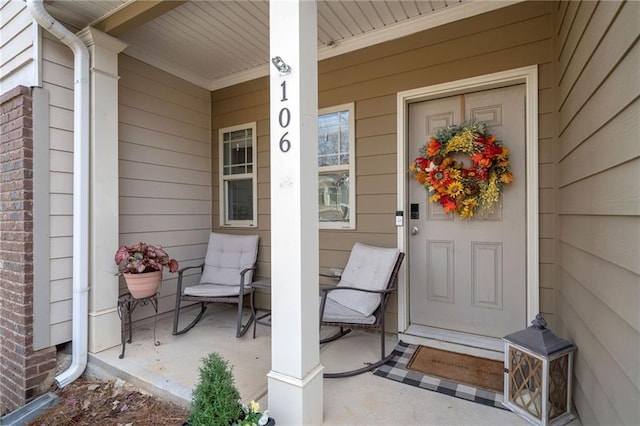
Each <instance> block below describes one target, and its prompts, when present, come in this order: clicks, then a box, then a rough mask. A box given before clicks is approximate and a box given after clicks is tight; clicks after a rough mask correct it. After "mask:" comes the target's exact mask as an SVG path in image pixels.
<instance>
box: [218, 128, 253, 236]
mask: <svg viewBox="0 0 640 426" xmlns="http://www.w3.org/2000/svg"><path fill="white" fill-rule="evenodd" d="M255 135H256V124H255V123H250V124H243V125H240V126H234V127H228V128H225V129H220V139H219V140H220V144H219V146H220V226H257V225H258V223H257V222H258V220H257V218H258V215H257V210H258V196H257V192H258V191H257V179H256V165H255V155H256V154H255V149H254V148H255V146H256V136H255Z"/></svg>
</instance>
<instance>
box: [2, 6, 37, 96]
mask: <svg viewBox="0 0 640 426" xmlns="http://www.w3.org/2000/svg"><path fill="white" fill-rule="evenodd" d="M0 17H1V18H2V19H0V40H1V41H0V44H1V45H2V58H0V87H1V88H2V90H0V93H5V92H7V91H9V90H11V89H13V88H14V87H16V86H18V85H24V86H31V85H34V84H36V83H37V82H36V81H34V79H33V76H34V75H35V67H36V62H35V61H34V56H35V55H36V52H35V49H34V40H33V34H34V29H33V25H37V24H34V21H33V19H32V18H31V14H30V13H29V11H28V10H27V6H26V4H25V3H23V2H19V1H9V2H3V3H2V4H1V5H0Z"/></svg>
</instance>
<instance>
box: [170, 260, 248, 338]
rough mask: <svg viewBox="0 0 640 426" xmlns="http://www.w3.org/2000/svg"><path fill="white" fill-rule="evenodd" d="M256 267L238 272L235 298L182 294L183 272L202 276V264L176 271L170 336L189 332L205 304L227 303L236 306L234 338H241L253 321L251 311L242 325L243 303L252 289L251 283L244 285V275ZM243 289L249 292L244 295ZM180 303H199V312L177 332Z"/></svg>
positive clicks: (202, 313) (199, 316) (205, 306)
mask: <svg viewBox="0 0 640 426" xmlns="http://www.w3.org/2000/svg"><path fill="white" fill-rule="evenodd" d="M256 268H257V265H253V266H252V267H250V268H245V269H243V270H242V271H241V272H240V291H239V293H238V295H237V296H216V297H209V296H190V295H185V294H182V278H183V276H184V272H185V271H188V270H190V269H200V274H202V272H203V270H204V263H202V264H201V265H198V266H187V267H186V268H182V269H181V270H179V271H178V287H177V289H176V307H175V312H174V315H173V332H172V334H173V335H174V336H175V335H179V334H184V333H186V332H187V331H189V330H191V329H192V328H193V326H195V325H196V324H197V323H198V321H200V320H201V319H202V316H203V315H204V312H205V311H206V310H207V304H209V303H227V304H232V305H237V306H238V314H237V317H236V337H242V336H243V335H244V334H245V333H246V332H247V330H249V326H250V325H251V324H252V323H253V321H254V319H255V315H254V313H253V310H251V316H250V317H249V320H248V321H247V323H246V324H242V312H243V301H244V298H245V297H249V299H251V298H252V293H253V287H252V286H251V283H248V284H246V283H245V282H244V277H245V274H246V273H247V272H249V271H255V270H256ZM245 288H249V289H250V290H249V292H248V293H247V294H245V293H244V292H245ZM181 302H199V303H200V312H199V313H198V315H197V316H196V318H195V319H194V320H193V321H191V322H190V323H189V324H188V325H187V326H186V327H185V328H183V329H182V330H178V320H179V316H180V305H181Z"/></svg>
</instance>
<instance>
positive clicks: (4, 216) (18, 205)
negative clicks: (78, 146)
mask: <svg viewBox="0 0 640 426" xmlns="http://www.w3.org/2000/svg"><path fill="white" fill-rule="evenodd" d="M32 112H33V108H32V97H31V89H30V88H28V87H24V86H18V87H16V88H14V89H12V90H10V91H9V92H6V93H4V94H2V95H0V377H1V378H2V380H0V415H2V414H5V413H6V412H9V411H13V410H15V409H17V408H19V407H21V406H22V405H24V404H26V403H27V402H29V401H30V400H32V399H33V398H35V397H36V396H38V395H39V394H41V393H43V392H44V391H45V390H47V389H46V388H47V387H48V386H49V385H50V384H51V383H52V379H53V374H52V373H53V372H54V371H55V368H56V348H55V347H50V348H46V349H43V350H39V351H37V352H34V350H33V114H32Z"/></svg>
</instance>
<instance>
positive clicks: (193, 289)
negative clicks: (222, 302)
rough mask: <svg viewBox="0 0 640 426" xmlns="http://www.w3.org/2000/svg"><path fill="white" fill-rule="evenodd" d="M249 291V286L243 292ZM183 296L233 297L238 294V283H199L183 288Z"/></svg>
mask: <svg viewBox="0 0 640 426" xmlns="http://www.w3.org/2000/svg"><path fill="white" fill-rule="evenodd" d="M250 291H251V287H245V288H244V294H247V293H249V292H250ZM184 294H185V296H198V297H227V296H228V297H233V296H239V295H240V286H239V285H218V284H200V285H193V286H190V287H187V288H185V289H184Z"/></svg>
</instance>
